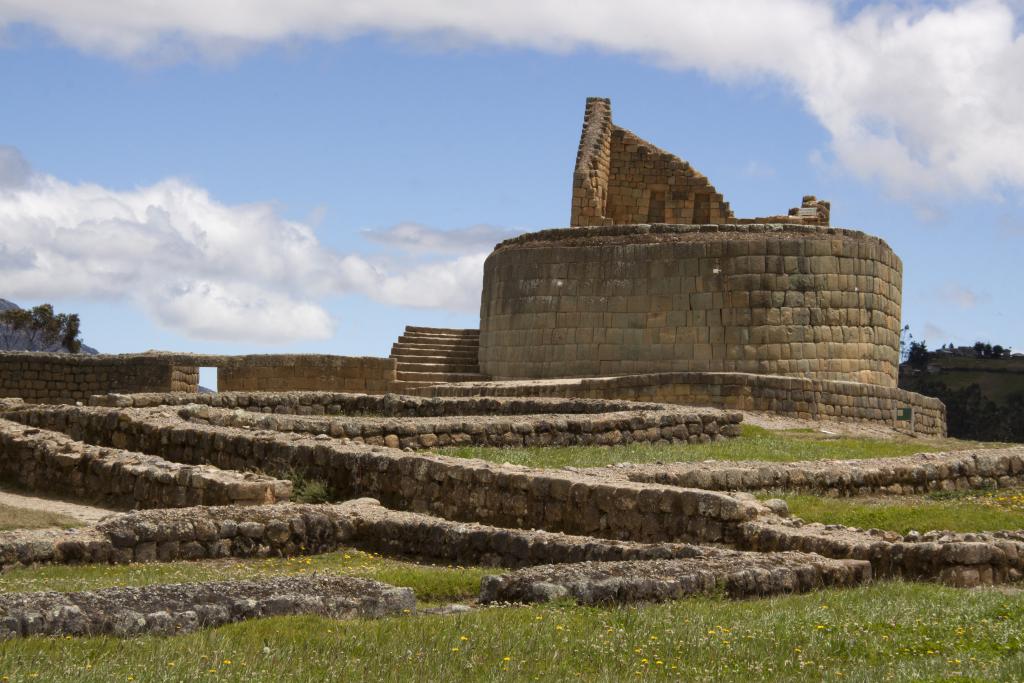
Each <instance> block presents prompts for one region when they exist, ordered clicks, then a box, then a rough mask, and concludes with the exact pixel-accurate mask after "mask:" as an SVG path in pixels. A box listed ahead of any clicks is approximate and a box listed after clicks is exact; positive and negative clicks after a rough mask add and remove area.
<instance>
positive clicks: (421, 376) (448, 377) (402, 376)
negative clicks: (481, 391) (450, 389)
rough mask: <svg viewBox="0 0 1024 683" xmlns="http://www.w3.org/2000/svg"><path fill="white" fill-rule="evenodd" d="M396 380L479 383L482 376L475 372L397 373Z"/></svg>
mask: <svg viewBox="0 0 1024 683" xmlns="http://www.w3.org/2000/svg"><path fill="white" fill-rule="evenodd" d="M398 379H399V380H400V381H403V382H432V383H434V384H438V383H441V382H479V381H483V379H484V377H483V375H481V374H479V373H475V372H402V371H399V372H398Z"/></svg>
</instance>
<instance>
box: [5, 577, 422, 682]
mask: <svg viewBox="0 0 1024 683" xmlns="http://www.w3.org/2000/svg"><path fill="white" fill-rule="evenodd" d="M415 610H416V597H415V595H414V594H413V591H412V589H411V588H396V587H394V586H390V585H388V584H385V583H380V582H378V581H371V580H369V579H360V578H356V577H351V576H334V575H331V574H313V575H310V576H277V577H272V578H264V579H258V580H255V581H211V582H208V583H180V584H151V585H146V586H118V587H115V588H103V589H100V590H97V591H76V592H70V593H61V592H56V591H45V592H37V593H29V592H19V593H4V594H2V595H0V614H2V615H3V618H2V619H0V640H6V639H8V638H12V637H18V636H51V637H54V636H64V637H70V636H100V635H112V636H118V637H135V636H139V635H143V634H147V635H161V636H172V635H177V634H179V633H189V632H191V631H196V630H198V629H200V628H213V627H216V626H221V625H223V624H230V623H233V622H238V621H243V620H245V619H258V618H260V617H276V616H285V615H294V614H315V615H319V616H322V617H327V618H330V619H351V618H356V617H359V618H367V617H382V616H387V615H402V614H410V613H411V612H413V611H415ZM171 663H172V664H173V662H171ZM225 663H227V664H230V661H226V662H225ZM129 678H132V677H131V676H129Z"/></svg>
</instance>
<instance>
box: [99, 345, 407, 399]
mask: <svg viewBox="0 0 1024 683" xmlns="http://www.w3.org/2000/svg"><path fill="white" fill-rule="evenodd" d="M395 364H396V361H395V359H393V358H371V357H352V356H327V355H316V354H295V355H283V354H272V355H266V356H235V357H231V358H230V359H229V360H228V361H227V362H225V363H224V364H222V365H218V372H217V388H218V390H220V391H294V390H308V391H316V390H319V391H356V392H365V393H370V394H382V393H384V392H387V391H392V390H393V389H394V384H395ZM97 393H99V392H97Z"/></svg>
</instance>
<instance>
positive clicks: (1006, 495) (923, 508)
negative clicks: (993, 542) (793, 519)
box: [768, 490, 1024, 534]
mask: <svg viewBox="0 0 1024 683" xmlns="http://www.w3.org/2000/svg"><path fill="white" fill-rule="evenodd" d="M768 497H782V498H784V499H785V500H786V502H787V503H788V504H789V510H790V512H791V513H792V514H794V515H795V516H797V517H801V518H803V519H805V520H807V521H808V522H821V523H823V524H845V525H846V526H855V527H860V528H863V529H867V528H875V529H889V530H891V531H898V532H900V533H904V534H905V533H907V532H908V531H910V530H912V529H914V530H917V531H922V532H923V531H930V530H933V529H948V530H950V531H962V532H970V531H997V530H1000V529H1024V494H1022V493H1021V492H1020V491H1019V490H1017V491H1013V490H1002V491H991V492H985V491H973V492H964V493H956V494H932V495H929V496H901V497H890V498H886V497H879V498H869V499H864V498H826V497H822V496H812V495H790V494H781V495H779V496H768Z"/></svg>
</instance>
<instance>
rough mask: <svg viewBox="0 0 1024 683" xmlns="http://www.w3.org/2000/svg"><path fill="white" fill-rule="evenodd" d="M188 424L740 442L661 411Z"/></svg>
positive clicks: (471, 438)
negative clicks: (723, 439)
mask: <svg viewBox="0 0 1024 683" xmlns="http://www.w3.org/2000/svg"><path fill="white" fill-rule="evenodd" d="M178 414H179V415H180V416H181V417H182V418H184V419H186V420H189V421H191V422H201V423H205V424H212V425H218V426H221V427H240V428H242V429H269V430H273V431H276V432H295V433H300V434H312V435H329V436H332V437H337V438H340V439H343V441H345V442H353V443H365V444H370V445H375V446H388V447H390V448H401V449H403V450H404V449H409V450H421V449H427V448H434V447H441V448H443V447H447V446H470V445H475V446H494V447H502V448H513V447H527V448H529V447H535V446H592V445H593V446H615V445H620V444H621V445H626V444H631V443H663V444H668V443H676V444H685V443H708V442H711V441H715V440H718V439H720V438H728V437H736V436H739V434H740V429H739V423H740V422H741V421H742V419H743V416H742V415H740V414H739V413H704V414H700V413H697V412H686V411H682V410H672V409H666V408H665V407H660V406H659V407H658V409H657V410H652V411H649V412H648V411H636V410H631V411H621V412H609V413H600V414H597V415H588V414H583V415H557V414H546V415H545V414H540V415H521V416H516V417H505V416H500V415H499V416H464V415H462V416H454V417H428V418H418V417H406V418H401V419H396V418H371V417H363V418H360V417H351V416H346V417H343V418H330V417H304V416H291V415H263V414H254V413H250V412H247V411H230V410H223V409H216V408H210V407H208V406H186V407H184V408H182V409H181V410H179V411H178Z"/></svg>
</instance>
